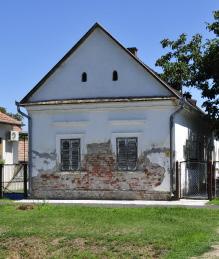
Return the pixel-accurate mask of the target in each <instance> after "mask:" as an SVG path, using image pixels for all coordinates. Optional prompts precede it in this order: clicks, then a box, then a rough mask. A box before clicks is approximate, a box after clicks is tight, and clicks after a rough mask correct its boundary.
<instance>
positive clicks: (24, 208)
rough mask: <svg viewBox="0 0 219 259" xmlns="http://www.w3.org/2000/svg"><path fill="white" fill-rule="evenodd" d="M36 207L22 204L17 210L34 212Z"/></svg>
mask: <svg viewBox="0 0 219 259" xmlns="http://www.w3.org/2000/svg"><path fill="white" fill-rule="evenodd" d="M34 208H35V205H33V204H21V205H19V206H18V207H17V210H33V209H34Z"/></svg>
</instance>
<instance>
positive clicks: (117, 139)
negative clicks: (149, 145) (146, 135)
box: [116, 136, 138, 172]
mask: <svg viewBox="0 0 219 259" xmlns="http://www.w3.org/2000/svg"><path fill="white" fill-rule="evenodd" d="M128 139H135V140H136V161H135V167H134V168H133V169H130V168H129V165H128V160H129V159H128V157H127V158H126V169H124V168H121V167H120V165H119V162H118V161H119V140H126V141H127V143H126V145H127V144H128ZM137 163H138V137H130V136H129V137H116V164H117V170H118V171H120V172H133V171H137Z"/></svg>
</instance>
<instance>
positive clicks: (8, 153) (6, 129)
mask: <svg viewBox="0 0 219 259" xmlns="http://www.w3.org/2000/svg"><path fill="white" fill-rule="evenodd" d="M20 131H21V122H20V121H18V120H16V119H14V118H12V117H10V116H8V115H6V114H4V113H2V112H0V161H1V163H5V164H17V163H18V140H19V132H20Z"/></svg>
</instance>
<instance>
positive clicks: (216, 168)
mask: <svg viewBox="0 0 219 259" xmlns="http://www.w3.org/2000/svg"><path fill="white" fill-rule="evenodd" d="M213 173H214V175H215V178H214V179H215V181H214V186H215V187H214V188H215V196H216V197H219V161H214V162H213Z"/></svg>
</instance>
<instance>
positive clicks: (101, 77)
mask: <svg viewBox="0 0 219 259" xmlns="http://www.w3.org/2000/svg"><path fill="white" fill-rule="evenodd" d="M114 70H117V71H118V76H119V79H118V81H112V72H113V71H114ZM82 72H86V73H87V76H88V81H87V82H81V74H82ZM170 95H172V93H171V92H170V91H169V90H167V89H166V88H165V87H164V86H163V85H161V84H160V83H159V82H158V81H157V80H156V79H154V78H153V77H152V76H151V75H150V74H149V73H148V72H147V71H146V70H145V69H144V68H143V67H142V66H141V65H139V64H138V62H136V60H134V59H133V58H132V57H131V56H130V55H128V54H127V53H126V52H125V51H124V50H123V49H122V48H121V47H120V46H118V45H117V44H116V43H115V42H114V41H113V40H112V39H111V38H109V37H108V36H107V35H106V34H105V33H104V32H103V31H101V30H100V29H98V28H97V29H96V30H95V31H94V32H93V33H92V34H91V35H90V36H89V37H88V38H87V40H86V41H85V42H83V43H82V45H81V46H80V47H79V48H78V49H77V50H76V51H75V52H74V53H73V54H72V55H71V56H70V57H69V58H68V59H67V60H66V61H65V62H64V63H63V64H62V65H61V66H60V67H59V68H58V69H57V70H56V72H55V73H54V74H53V75H52V76H51V77H50V78H49V79H47V81H46V82H45V83H44V85H43V86H41V87H40V89H39V90H38V91H37V92H36V93H35V94H34V95H33V96H32V97H31V98H30V101H40V100H53V99H71V98H95V97H119V96H123V97H125V96H170Z"/></svg>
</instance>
